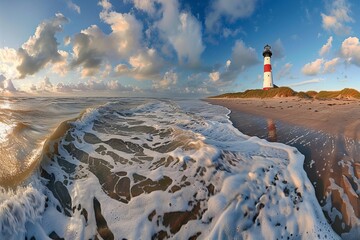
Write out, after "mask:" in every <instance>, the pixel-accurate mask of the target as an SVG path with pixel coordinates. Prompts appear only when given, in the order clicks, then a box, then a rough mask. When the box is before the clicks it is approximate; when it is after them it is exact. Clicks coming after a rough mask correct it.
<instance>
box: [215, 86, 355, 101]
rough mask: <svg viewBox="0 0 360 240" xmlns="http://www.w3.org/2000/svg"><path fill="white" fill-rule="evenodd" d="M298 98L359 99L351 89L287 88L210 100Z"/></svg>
mask: <svg viewBox="0 0 360 240" xmlns="http://www.w3.org/2000/svg"><path fill="white" fill-rule="evenodd" d="M277 97H299V98H304V99H320V100H324V99H344V98H345V99H360V92H359V91H357V90H355V89H352V88H344V89H343V90H341V91H320V92H316V91H307V92H296V91H294V90H293V89H291V88H289V87H279V88H272V89H269V90H266V91H265V90H262V89H250V90H246V91H244V92H235V93H225V94H221V95H218V96H213V97H210V98H277Z"/></svg>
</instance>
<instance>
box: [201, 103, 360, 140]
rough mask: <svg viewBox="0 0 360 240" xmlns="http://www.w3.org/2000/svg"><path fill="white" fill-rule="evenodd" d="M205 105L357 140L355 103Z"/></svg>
mask: <svg viewBox="0 0 360 240" xmlns="http://www.w3.org/2000/svg"><path fill="white" fill-rule="evenodd" d="M205 101H206V102H209V103H212V104H215V105H221V106H224V107H226V108H228V109H230V110H232V111H241V112H245V113H249V114H252V115H256V116H261V117H265V118H271V119H273V120H280V121H283V122H286V123H289V124H293V125H297V126H302V127H305V128H308V129H313V130H319V131H324V132H327V133H330V134H332V135H343V136H345V137H348V138H351V139H354V140H358V139H360V101H359V100H337V99H332V100H313V99H310V100H309V99H301V98H296V97H295V98H294V97H286V98H269V99H258V98H246V99H243V98H234V99H229V98H217V99H214V98H212V99H205Z"/></svg>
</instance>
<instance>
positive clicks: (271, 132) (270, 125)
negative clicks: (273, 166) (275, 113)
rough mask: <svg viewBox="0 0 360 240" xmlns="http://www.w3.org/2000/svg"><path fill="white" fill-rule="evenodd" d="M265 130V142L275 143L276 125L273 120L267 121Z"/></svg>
mask: <svg viewBox="0 0 360 240" xmlns="http://www.w3.org/2000/svg"><path fill="white" fill-rule="evenodd" d="M267 130H268V137H267V140H268V141H269V142H276V141H277V134H276V125H275V122H274V120H272V119H268V120H267Z"/></svg>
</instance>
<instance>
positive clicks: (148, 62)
mask: <svg viewBox="0 0 360 240" xmlns="http://www.w3.org/2000/svg"><path fill="white" fill-rule="evenodd" d="M163 65H164V63H163V60H162V59H161V58H160V57H159V55H158V53H157V51H156V50H155V49H153V48H150V49H146V50H143V51H141V52H139V53H138V54H136V55H134V56H132V57H130V58H129V65H127V64H118V65H117V66H116V67H115V69H114V71H115V73H116V74H117V75H118V76H120V75H128V76H131V77H133V78H135V79H138V80H141V79H158V78H159V77H160V76H159V72H160V70H161V68H162V67H163Z"/></svg>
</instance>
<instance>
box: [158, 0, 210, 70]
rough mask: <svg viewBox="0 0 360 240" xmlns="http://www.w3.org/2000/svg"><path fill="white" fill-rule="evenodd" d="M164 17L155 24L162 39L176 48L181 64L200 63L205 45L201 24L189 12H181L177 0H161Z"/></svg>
mask: <svg viewBox="0 0 360 240" xmlns="http://www.w3.org/2000/svg"><path fill="white" fill-rule="evenodd" d="M158 2H159V3H161V9H160V11H161V13H162V18H161V19H160V20H159V21H158V22H157V23H156V24H155V26H156V27H157V29H158V30H159V32H160V35H161V37H162V39H164V40H166V41H167V42H169V43H170V45H171V46H172V47H173V48H174V50H175V52H176V54H177V56H178V60H179V62H180V63H181V64H189V65H198V64H199V62H200V56H201V54H202V52H203V51H204V49H205V47H204V44H203V42H202V33H201V24H200V22H199V21H198V20H197V19H196V18H195V17H194V16H193V15H191V13H188V12H182V13H180V12H179V3H178V1H177V0H159V1H158Z"/></svg>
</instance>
